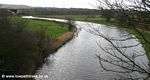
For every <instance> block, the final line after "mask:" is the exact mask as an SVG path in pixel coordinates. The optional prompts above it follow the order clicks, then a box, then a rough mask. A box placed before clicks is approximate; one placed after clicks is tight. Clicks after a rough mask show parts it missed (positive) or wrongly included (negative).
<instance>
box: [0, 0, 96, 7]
mask: <svg viewBox="0 0 150 80" xmlns="http://www.w3.org/2000/svg"><path fill="white" fill-rule="evenodd" d="M0 3H1V4H2V3H3V4H23V5H29V6H34V7H35V6H41V7H64V8H71V7H72V8H95V5H96V0H0Z"/></svg>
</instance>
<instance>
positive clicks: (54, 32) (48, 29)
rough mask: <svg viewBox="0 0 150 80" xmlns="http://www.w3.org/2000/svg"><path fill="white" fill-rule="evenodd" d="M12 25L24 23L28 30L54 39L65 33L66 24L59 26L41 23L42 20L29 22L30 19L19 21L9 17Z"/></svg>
mask: <svg viewBox="0 0 150 80" xmlns="http://www.w3.org/2000/svg"><path fill="white" fill-rule="evenodd" d="M11 20H12V22H13V23H18V22H20V20H23V21H24V22H26V23H25V24H26V25H27V27H28V29H29V30H32V31H43V32H45V34H46V36H47V37H50V38H56V37H58V36H60V35H61V34H63V33H65V32H67V24H59V23H55V22H52V21H42V20H31V19H21V18H18V17H11Z"/></svg>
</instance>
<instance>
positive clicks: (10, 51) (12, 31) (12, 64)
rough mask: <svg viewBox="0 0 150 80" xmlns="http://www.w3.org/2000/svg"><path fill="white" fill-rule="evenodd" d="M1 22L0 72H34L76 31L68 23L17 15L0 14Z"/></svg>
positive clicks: (22, 73)
mask: <svg viewBox="0 0 150 80" xmlns="http://www.w3.org/2000/svg"><path fill="white" fill-rule="evenodd" d="M0 25H1V27H0V37H1V39H0V44H1V45H0V55H1V56H0V57H1V58H0V65H2V66H1V67H0V75H2V74H10V75H13V74H14V75H17V74H18V75H25V74H28V75H31V74H34V73H35V72H36V70H37V68H38V67H39V66H40V65H41V64H43V62H44V61H45V58H46V57H47V56H49V55H50V54H53V53H54V52H55V51H56V50H57V49H58V48H60V47H61V46H62V45H64V44H65V43H67V42H68V41H69V40H70V39H72V38H73V34H74V32H68V28H67V26H68V25H67V24H65V23H55V22H53V21H42V20H32V19H22V18H20V17H14V16H13V17H12V16H10V17H0ZM0 79H1V78H0ZM26 80H29V79H26Z"/></svg>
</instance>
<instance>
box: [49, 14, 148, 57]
mask: <svg viewBox="0 0 150 80" xmlns="http://www.w3.org/2000/svg"><path fill="white" fill-rule="evenodd" d="M47 17H52V18H63V19H65V18H67V17H70V18H72V19H73V20H76V21H85V22H93V23H98V24H104V25H108V26H113V27H117V28H119V29H123V30H126V31H127V32H129V33H131V34H134V35H135V36H136V37H137V38H138V39H139V40H140V42H141V43H143V42H144V41H143V38H142V37H141V35H140V34H138V32H137V31H135V29H134V28H132V27H129V26H128V25H127V24H122V23H118V22H117V20H115V19H114V18H111V19H110V20H109V21H107V19H106V18H105V17H103V16H101V15H55V16H47ZM138 29H139V30H140V31H141V32H143V35H144V36H145V37H146V39H147V40H149V41H150V36H149V35H150V31H149V30H146V29H144V28H138ZM143 47H144V49H145V50H146V52H147V53H146V54H147V57H148V59H149V60H150V52H149V51H150V50H149V47H150V45H149V44H144V45H143Z"/></svg>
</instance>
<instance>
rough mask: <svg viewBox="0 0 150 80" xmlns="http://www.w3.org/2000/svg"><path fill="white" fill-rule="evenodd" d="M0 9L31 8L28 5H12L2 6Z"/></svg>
mask: <svg viewBox="0 0 150 80" xmlns="http://www.w3.org/2000/svg"><path fill="white" fill-rule="evenodd" d="M0 8H6V9H26V8H31V7H30V6H27V5H12V4H0Z"/></svg>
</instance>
